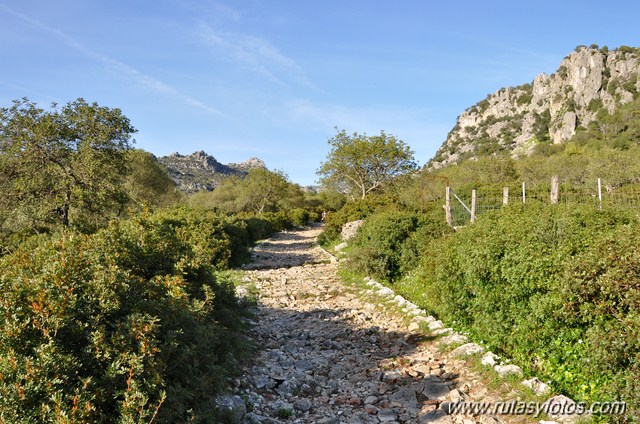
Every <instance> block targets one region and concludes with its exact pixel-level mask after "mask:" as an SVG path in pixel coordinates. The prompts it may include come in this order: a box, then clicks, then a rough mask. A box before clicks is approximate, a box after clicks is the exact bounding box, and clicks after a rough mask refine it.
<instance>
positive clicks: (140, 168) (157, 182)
mask: <svg viewBox="0 0 640 424" xmlns="http://www.w3.org/2000/svg"><path fill="white" fill-rule="evenodd" d="M126 160H127V163H128V165H129V170H130V173H129V174H128V175H127V177H126V179H125V183H124V185H125V190H126V192H127V194H128V196H129V199H130V200H131V202H130V203H129V205H130V206H132V207H134V208H135V209H138V210H141V209H144V208H158V207H166V206H171V205H174V204H176V203H178V202H179V201H180V200H181V196H180V193H179V192H178V191H177V189H176V184H175V183H174V182H173V180H172V179H171V178H170V177H169V174H168V173H167V170H166V169H165V168H164V167H163V166H162V165H161V164H160V163H159V162H158V160H157V159H156V158H155V156H153V155H152V154H151V153H149V152H145V151H144V150H139V149H134V150H129V151H128V152H127V153H126Z"/></svg>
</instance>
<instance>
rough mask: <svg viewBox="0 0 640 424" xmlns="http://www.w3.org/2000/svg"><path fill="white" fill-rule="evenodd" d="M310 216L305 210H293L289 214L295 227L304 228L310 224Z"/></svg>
mask: <svg viewBox="0 0 640 424" xmlns="http://www.w3.org/2000/svg"><path fill="white" fill-rule="evenodd" d="M309 219H310V215H309V212H308V211H306V210H305V209H300V208H296V209H292V210H291V211H290V212H289V220H290V221H291V224H292V225H293V226H294V227H304V226H305V225H307V224H308V223H309Z"/></svg>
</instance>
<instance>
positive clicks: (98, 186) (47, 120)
mask: <svg viewBox="0 0 640 424" xmlns="http://www.w3.org/2000/svg"><path fill="white" fill-rule="evenodd" d="M134 132H135V129H134V128H133V127H132V126H131V124H130V122H129V120H128V119H127V118H126V117H125V116H124V115H122V113H121V111H120V110H119V109H109V108H107V107H101V106H98V105H97V104H95V103H93V104H89V103H87V102H85V101H84V100H83V99H78V100H76V101H73V102H69V103H68V104H66V105H65V106H63V107H62V108H57V107H56V106H55V105H54V108H53V110H52V111H45V110H43V109H40V108H38V107H37V106H36V104H35V103H32V102H30V101H29V100H28V99H26V98H25V99H22V100H19V101H14V104H13V106H12V107H11V108H2V109H0V141H1V142H0V191H1V192H2V193H3V195H2V196H1V198H0V212H2V213H3V214H4V215H5V223H4V226H5V227H8V228H10V229H11V230H12V231H21V230H22V229H25V228H27V229H34V230H35V229H37V228H39V227H42V226H49V225H56V224H59V225H62V226H65V227H68V226H70V225H73V226H76V227H79V228H83V229H86V230H93V229H95V227H96V225H97V224H100V223H103V222H104V219H105V218H106V217H108V216H109V215H111V216H113V215H115V214H117V212H118V211H120V210H121V208H122V206H123V205H124V204H125V203H126V201H127V196H126V192H125V190H124V188H123V183H124V178H125V175H126V174H127V172H128V164H127V161H126V158H125V152H126V151H127V150H128V149H129V148H130V144H131V140H130V138H131V134H132V133H134Z"/></svg>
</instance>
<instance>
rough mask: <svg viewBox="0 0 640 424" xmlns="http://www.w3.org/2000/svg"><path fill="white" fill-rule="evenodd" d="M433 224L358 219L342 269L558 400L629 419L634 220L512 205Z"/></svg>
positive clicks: (633, 392)
mask: <svg viewBox="0 0 640 424" xmlns="http://www.w3.org/2000/svg"><path fill="white" fill-rule="evenodd" d="M433 213H434V216H433V217H432V218H431V219H430V218H429V216H425V215H422V214H414V213H408V212H397V211H389V212H380V211H379V212H377V213H373V214H370V215H369V216H368V217H367V219H366V221H365V223H364V225H363V226H362V227H361V228H360V230H359V232H358V235H357V236H356V238H355V239H354V240H353V242H352V243H351V246H352V247H351V250H350V252H349V255H348V261H347V262H346V263H347V266H348V267H349V268H350V269H351V270H354V271H356V272H360V273H365V274H368V275H371V276H375V277H377V278H380V279H383V280H386V281H390V282H392V283H393V284H394V288H395V290H396V291H397V292H399V293H400V294H403V295H404V296H405V297H407V298H409V299H410V300H412V301H413V302H415V303H417V304H419V305H420V306H422V307H425V308H426V309H427V310H429V311H431V312H432V313H434V314H436V315H437V316H439V317H440V318H442V319H444V320H445V321H446V322H448V323H451V324H453V325H454V326H457V327H458V329H459V330H462V331H465V332H468V333H470V334H471V336H472V337H473V338H474V339H475V340H477V341H482V342H484V343H485V344H487V345H488V346H489V347H490V348H491V349H492V350H494V351H496V352H498V353H502V354H504V355H505V356H507V357H510V358H513V359H514V360H515V361H516V362H517V363H519V364H520V365H523V366H524V368H525V369H527V370H528V372H530V373H532V374H535V375H537V376H539V377H541V378H543V379H545V380H551V381H552V382H553V384H554V385H555V388H556V389H558V390H560V391H562V392H564V393H567V394H569V395H571V396H573V397H575V398H578V399H580V400H586V401H604V400H612V399H622V400H625V401H627V403H628V408H629V410H630V411H632V412H633V411H635V412H636V413H637V412H638V411H639V410H640V395H638V390H637V389H638V388H640V387H639V385H638V381H639V379H640V365H639V364H640V265H639V264H640V248H639V247H638V246H640V226H639V224H640V219H639V218H638V215H637V214H636V213H634V212H633V211H626V210H612V209H604V210H598V209H595V208H593V207H590V206H585V207H571V208H569V207H565V206H559V205H556V206H553V207H551V206H548V205H547V206H545V205H534V204H531V205H529V204H527V205H526V206H524V205H514V206H510V207H507V208H504V209H502V210H499V211H496V212H492V213H486V214H484V215H482V216H481V217H480V218H479V219H478V221H477V223H476V224H475V225H470V226H467V227H466V228H464V229H461V230H459V231H458V232H456V233H451V232H450V230H448V228H447V227H446V226H445V225H444V224H443V223H442V221H443V220H442V217H441V216H436V215H437V211H433ZM438 218H439V219H438ZM417 262H419V266H418V268H417V269H414V267H415V264H416V263H417Z"/></svg>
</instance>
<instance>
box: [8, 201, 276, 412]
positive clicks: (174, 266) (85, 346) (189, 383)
mask: <svg viewBox="0 0 640 424" xmlns="http://www.w3.org/2000/svg"><path fill="white" fill-rule="evenodd" d="M250 221H251V220H250V219H246V220H242V219H236V220H235V221H234V220H232V219H230V218H225V217H222V216H218V215H214V214H203V213H201V212H198V213H195V212H193V211H189V210H186V209H174V210H171V211H164V212H161V213H157V214H152V215H147V216H143V217H138V218H134V219H131V220H127V221H120V222H116V223H113V224H111V225H110V226H109V227H108V228H106V229H104V230H101V231H99V232H98V233H96V234H94V235H91V236H87V235H80V234H77V233H72V232H65V233H63V234H60V235H57V236H52V237H45V236H43V237H40V238H37V239H32V240H30V241H29V243H26V244H24V245H23V246H22V247H21V248H19V249H18V250H17V251H15V252H13V253H11V254H8V255H6V256H4V257H3V258H1V259H0V267H1V268H2V269H3V273H2V275H1V276H0V290H2V293H3V296H2V300H1V301H0V416H1V417H2V419H3V420H7V421H10V422H149V421H151V420H152V418H153V417H155V420H156V421H159V422H187V421H189V422H215V421H216V418H215V411H214V409H213V402H212V397H213V396H214V395H215V394H216V393H217V392H219V391H220V389H221V388H222V387H223V383H224V382H225V380H226V378H227V376H228V375H229V374H230V373H232V372H233V371H234V370H237V369H238V366H237V362H236V361H237V359H235V358H238V357H239V356H241V354H242V352H243V351H245V350H246V346H244V342H243V341H242V338H241V337H240V336H239V331H240V328H241V322H242V320H241V316H242V313H243V312H242V310H241V309H240V307H239V306H238V303H237V301H236V298H235V294H234V290H233V287H232V285H231V283H229V282H227V281H224V280H223V279H220V278H216V277H215V276H214V273H213V271H214V270H216V269H221V268H225V267H226V266H228V264H229V263H230V262H233V261H234V260H236V259H234V258H235V257H237V256H238V255H242V253H243V252H244V251H245V250H246V247H247V243H249V242H251V240H253V236H255V235H256V234H255V233H254V234H251V233H250V230H249V228H250V227H252V226H255V224H250V223H249V222H250ZM261 235H266V234H261Z"/></svg>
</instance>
